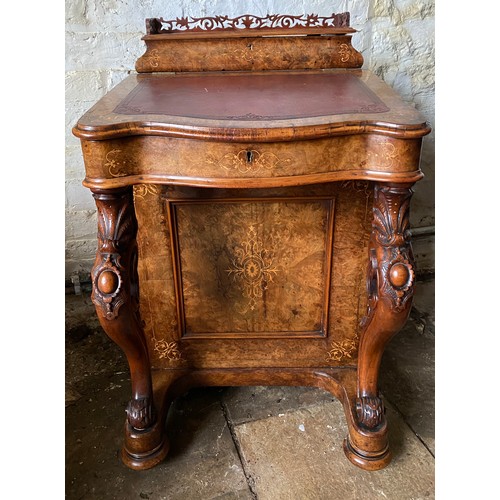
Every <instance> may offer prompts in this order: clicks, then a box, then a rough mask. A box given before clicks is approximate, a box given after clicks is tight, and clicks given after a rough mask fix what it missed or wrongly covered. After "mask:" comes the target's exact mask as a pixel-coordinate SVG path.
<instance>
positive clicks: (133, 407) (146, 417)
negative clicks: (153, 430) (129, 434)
mask: <svg viewBox="0 0 500 500" xmlns="http://www.w3.org/2000/svg"><path fill="white" fill-rule="evenodd" d="M125 411H126V413H127V419H128V422H129V424H130V425H131V426H132V427H133V428H134V429H137V430H143V429H147V428H149V427H151V426H152V425H153V424H154V423H155V422H156V412H155V409H154V406H153V404H152V401H151V400H150V398H141V399H131V400H130V401H129V403H128V405H127V409H126V410H125Z"/></svg>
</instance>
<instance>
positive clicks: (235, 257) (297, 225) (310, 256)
mask: <svg viewBox="0 0 500 500" xmlns="http://www.w3.org/2000/svg"><path fill="white" fill-rule="evenodd" d="M167 213H168V220H169V226H170V234H171V238H172V249H173V269H174V276H175V279H174V281H175V294H176V300H177V315H178V318H177V319H178V325H179V335H180V337H181V338H256V337H268V338H275V337H276V338H278V337H316V338H322V337H325V336H326V335H327V331H328V310H329V307H328V304H329V295H330V276H331V262H332V248H333V245H332V244H333V231H332V228H333V215H334V198H332V197H328V198H326V197H305V198H266V199H245V198H242V199H231V198H229V199H218V200H213V199H211V200H200V199H196V200H195V199H193V200H182V201H169V202H167Z"/></svg>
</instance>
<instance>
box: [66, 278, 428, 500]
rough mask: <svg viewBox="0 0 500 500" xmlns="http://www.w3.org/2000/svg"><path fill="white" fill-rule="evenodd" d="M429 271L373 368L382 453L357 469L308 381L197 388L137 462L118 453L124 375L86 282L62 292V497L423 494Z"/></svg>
mask: <svg viewBox="0 0 500 500" xmlns="http://www.w3.org/2000/svg"><path fill="white" fill-rule="evenodd" d="M433 318H434V282H433V281H426V282H419V283H418V287H417V294H416V298H415V307H414V310H413V311H412V315H411V318H410V321H409V322H408V324H407V325H406V327H405V328H404V330H403V331H402V332H400V333H399V334H398V335H397V336H396V337H395V338H394V339H393V340H392V341H391V343H390V345H389V347H388V349H387V351H386V353H385V354H384V359H383V362H382V369H381V391H382V393H383V396H384V399H385V403H386V406H387V418H388V422H389V426H390V441H391V447H392V450H393V455H394V458H393V461H392V463H391V464H390V465H389V467H387V468H386V469H384V470H381V471H378V472H366V471H363V470H361V469H358V468H357V467H354V466H353V465H352V464H351V463H350V462H348V461H347V459H346V458H345V456H344V453H343V450H342V442H343V439H344V437H345V435H346V433H347V427H346V424H345V420H344V415H343V410H342V407H341V404H340V403H339V402H338V401H337V400H336V399H334V398H333V397H332V396H331V395H329V394H328V393H326V392H324V391H322V390H320V389H316V388H293V387H244V388H230V387H221V388H200V389H196V390H192V391H190V392H188V393H187V394H185V395H183V396H182V397H181V398H179V399H178V400H177V401H176V402H175V403H174V405H173V407H172V410H171V412H170V414H169V421H168V429H169V432H170V442H171V448H170V452H169V455H168V457H167V459H166V460H165V461H164V462H163V463H161V464H160V465H158V466H157V467H155V468H153V469H151V470H148V471H141V472H134V471H131V470H129V469H127V468H125V467H124V466H123V465H122V464H121V462H120V459H119V451H120V447H121V442H122V428H123V423H124V418H125V406H126V404H127V401H128V399H129V392H130V385H129V377H128V370H127V365H126V361H125V359H124V356H123V355H122V353H121V351H120V350H119V349H118V347H116V346H115V344H113V343H112V342H111V341H110V340H108V338H107V337H106V335H105V334H104V333H103V331H102V330H101V328H100V326H99V324H98V322H97V319H96V318H95V315H94V313H93V306H92V303H91V301H90V298H89V293H88V290H87V291H85V290H84V292H83V294H82V295H74V294H67V295H66V498H68V499H100V500H107V499H120V500H128V499H151V500H153V499H154V500H156V499H158V500H159V499H169V500H184V499H186V500H191V499H193V500H198V499H203V500H205V499H207V500H208V499H220V500H222V499H224V500H230V499H259V500H267V499H269V500H281V499H283V500H286V499H290V500H302V499H304V500H309V499H311V500H316V499H317V500H323V499H324V500H336V499H339V500H340V499H341V500H349V499H358V498H365V499H370V500H372V499H378V498H384V499H393V500H405V499H408V500H410V499H428V498H434V320H433Z"/></svg>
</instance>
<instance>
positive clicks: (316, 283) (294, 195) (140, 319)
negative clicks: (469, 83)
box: [74, 13, 429, 470]
mask: <svg viewBox="0 0 500 500" xmlns="http://www.w3.org/2000/svg"><path fill="white" fill-rule="evenodd" d="M146 26H147V35H146V36H145V37H144V38H143V40H144V41H145V43H146V46H147V49H146V52H145V54H144V55H143V56H142V57H140V58H139V59H138V61H137V63H136V70H137V74H133V75H130V76H128V77H127V78H126V79H125V80H124V81H123V82H122V83H121V84H119V85H118V86H117V87H115V88H114V89H113V90H112V91H111V92H109V93H108V94H107V95H106V96H105V97H104V98H102V99H101V100H100V101H99V102H98V103H97V104H96V105H95V106H94V107H92V108H91V109H90V110H89V111H88V112H87V113H86V114H85V115H84V116H83V117H82V118H81V119H80V120H79V121H78V123H77V125H76V126H75V128H74V134H75V135H76V136H77V137H79V138H80V139H81V145H82V150H83V156H84V161H85V169H86V177H85V180H84V185H85V186H86V187H88V188H89V189H91V191H92V193H93V196H94V198H95V202H96V205H97V214H98V249H97V256H96V260H95V264H94V267H93V270H92V286H93V292H92V300H93V302H94V304H95V306H96V310H97V315H98V317H99V320H100V323H101V325H102V327H103V329H104V330H105V332H106V333H107V335H109V336H110V337H111V338H112V339H113V340H114V341H115V342H116V343H117V344H118V345H119V346H120V347H121V348H122V349H123V351H124V352H125V354H126V356H127V360H128V363H129V366H130V375H131V386H132V397H131V400H130V402H129V404H128V407H127V417H126V421H125V441H124V446H123V450H122V459H123V461H124V463H125V464H126V465H127V466H128V467H130V468H133V469H146V468H149V467H152V466H154V465H156V464H157V463H158V462H160V461H161V460H162V459H163V458H164V457H165V456H166V455H167V452H168V441H167V439H166V435H165V428H164V427H165V419H166V415H167V412H168V409H169V406H170V403H171V402H172V401H173V400H174V399H175V398H176V397H178V396H179V395H180V394H182V393H183V392H184V391H186V390H188V389H189V388H191V387H194V386H214V385H215V386H237V385H303V386H317V387H321V388H323V389H325V390H327V391H329V392H330V393H332V394H333V395H335V396H336V397H337V398H338V399H339V400H340V401H341V402H342V404H343V407H344V411H345V417H346V422H347V426H348V436H347V438H346V440H345V442H344V450H345V453H346V455H347V457H348V459H349V460H350V461H351V462H353V463H354V464H356V465H358V466H359V467H362V468H364V469H368V470H376V469H380V468H382V467H385V466H386V465H387V464H388V463H389V461H390V451H389V446H388V436H387V424H386V419H385V415H384V406H383V402H382V400H381V397H380V394H379V392H378V387H377V382H378V372H379V367H380V361H381V357H382V354H383V351H384V348H385V346H386V344H387V342H388V341H389V340H390V339H391V338H392V336H393V335H394V334H395V333H397V332H398V331H399V330H400V328H401V327H402V326H403V324H404V323H405V321H406V320H407V317H408V314H409V311H410V308H411V302H412V296H413V290H414V281H415V269H414V263H413V257H412V250H411V243H410V236H411V234H410V230H409V205H410V198H411V195H412V185H413V184H414V183H415V182H416V181H418V180H419V179H420V178H421V177H422V173H421V171H420V169H419V160H420V148H421V141H422V137H423V136H424V135H426V134H427V133H429V127H428V126H427V124H426V123H425V120H424V119H423V118H422V117H421V116H420V115H419V113H418V112H417V111H416V110H415V109H414V108H413V107H412V106H409V105H407V104H405V103H403V102H402V100H401V99H400V98H399V97H398V96H397V95H396V94H395V92H394V91H393V90H392V89H391V88H389V87H388V86H387V85H386V84H385V83H384V82H382V81H381V80H380V79H379V78H378V77H376V76H375V75H374V74H372V73H371V72H369V71H364V70H362V69H360V68H361V66H362V63H363V58H362V56H361V54H360V53H359V52H357V51H356V50H355V49H354V48H353V46H352V45H351V35H352V33H354V32H355V30H353V29H352V28H350V27H349V14H348V13H344V14H336V15H332V16H331V17H319V16H316V15H308V16H277V15H272V16H267V17H265V18H258V17H255V16H250V15H246V16H241V17H238V18H234V19H230V18H228V17H227V16H217V17H212V18H203V19H191V18H178V19H176V20H172V21H165V20H163V19H161V18H160V19H148V20H147V21H146Z"/></svg>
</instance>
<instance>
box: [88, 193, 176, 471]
mask: <svg viewBox="0 0 500 500" xmlns="http://www.w3.org/2000/svg"><path fill="white" fill-rule="evenodd" d="M93 196H94V199H95V202H96V206H97V223H98V236H97V238H98V248H97V254H96V260H95V263H94V267H93V268H92V302H93V303H94V304H95V306H96V311H97V316H98V318H99V322H100V324H101V326H102V328H103V329H104V331H105V332H106V334H107V335H108V336H109V337H110V338H111V339H112V340H113V341H114V342H115V343H116V344H118V346H119V347H120V348H121V349H122V350H123V352H124V353H125V355H126V357H127V361H128V364H129V367H130V379H131V385H132V398H131V400H130V401H129V403H128V406H127V410H126V412H127V421H126V424H125V445H124V449H123V451H122V459H123V461H124V462H125V464H126V465H128V466H129V467H132V468H138V469H141V468H148V467H152V466H153V465H155V464H156V463H158V462H159V461H160V460H161V459H163V457H164V456H165V455H166V453H167V451H168V447H167V444H166V442H165V440H164V436H163V432H162V430H161V427H159V426H158V423H157V418H156V411H155V406H154V403H153V391H152V382H151V367H150V362H149V355H148V349H147V344H146V340H145V338H144V333H143V330H142V326H141V319H140V316H139V288H138V277H137V242H136V233H137V221H136V218H135V211H134V204H133V195H132V189H131V188H123V189H115V190H93ZM161 455H162V456H161Z"/></svg>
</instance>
